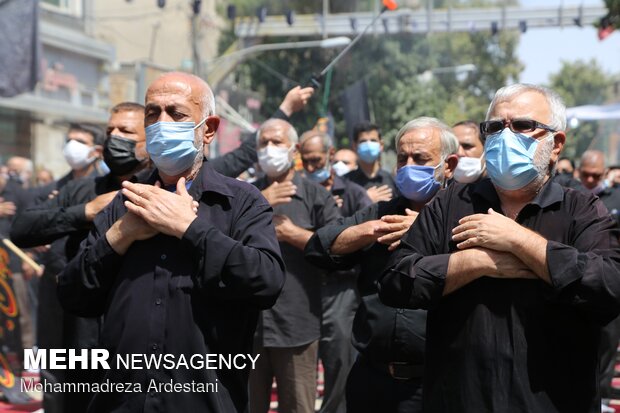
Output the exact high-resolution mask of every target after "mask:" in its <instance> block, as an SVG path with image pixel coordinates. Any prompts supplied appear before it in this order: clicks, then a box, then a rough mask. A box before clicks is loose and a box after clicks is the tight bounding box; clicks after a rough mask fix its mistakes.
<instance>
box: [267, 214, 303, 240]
mask: <svg viewBox="0 0 620 413" xmlns="http://www.w3.org/2000/svg"><path fill="white" fill-rule="evenodd" d="M273 225H274V226H275V228H276V237H277V238H278V241H283V242H286V241H287V240H288V239H289V238H291V236H292V234H294V232H295V231H296V230H297V229H299V227H298V226H297V225H295V224H293V221H291V219H290V218H289V217H287V216H286V215H274V216H273Z"/></svg>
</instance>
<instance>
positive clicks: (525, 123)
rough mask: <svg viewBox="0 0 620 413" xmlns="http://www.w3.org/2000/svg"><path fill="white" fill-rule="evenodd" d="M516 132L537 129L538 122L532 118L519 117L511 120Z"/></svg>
mask: <svg viewBox="0 0 620 413" xmlns="http://www.w3.org/2000/svg"><path fill="white" fill-rule="evenodd" d="M511 125H512V129H513V130H514V131H515V132H531V131H533V130H534V129H536V123H535V122H534V121H533V120H530V119H519V120H513V121H512V122H511Z"/></svg>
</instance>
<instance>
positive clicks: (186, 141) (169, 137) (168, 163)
mask: <svg viewBox="0 0 620 413" xmlns="http://www.w3.org/2000/svg"><path fill="white" fill-rule="evenodd" d="M205 120H207V118H204V119H203V120H202V121H201V122H200V123H199V124H198V125H195V124H194V122H157V123H154V124H152V125H150V126H147V127H146V129H145V131H146V151H147V152H148V153H149V156H150V158H151V160H152V161H153V163H154V164H155V166H156V167H157V169H158V170H160V171H161V172H163V173H164V174H166V175H168V176H175V175H178V174H180V173H181V172H183V171H186V170H188V169H189V168H191V167H192V165H193V164H194V161H195V160H196V156H197V155H198V148H196V146H194V141H195V139H196V138H195V133H194V131H195V130H196V129H197V128H199V127H200V126H202V124H203V123H204V122H205Z"/></svg>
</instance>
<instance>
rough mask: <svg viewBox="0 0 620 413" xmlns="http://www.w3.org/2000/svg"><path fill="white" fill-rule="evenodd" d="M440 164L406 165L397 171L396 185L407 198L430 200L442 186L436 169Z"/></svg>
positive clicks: (416, 200) (420, 200)
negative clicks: (436, 176)
mask: <svg viewBox="0 0 620 413" xmlns="http://www.w3.org/2000/svg"><path fill="white" fill-rule="evenodd" d="M442 163H443V160H442V161H441V162H439V165H437V166H435V167H432V166H420V165H405V166H403V167H401V168H399V169H398V172H396V187H397V188H398V190H399V191H400V193H401V194H402V195H403V196H404V197H405V198H407V199H409V200H411V201H414V202H428V201H430V199H431V198H432V197H433V196H434V195H435V194H436V193H437V191H438V190H439V188H441V183H440V182H438V181H437V180H436V179H435V170H436V169H437V168H439V167H440V166H441V164H442Z"/></svg>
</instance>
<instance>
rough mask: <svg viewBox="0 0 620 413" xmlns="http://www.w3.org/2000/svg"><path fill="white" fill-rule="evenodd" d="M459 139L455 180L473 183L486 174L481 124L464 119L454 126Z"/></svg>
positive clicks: (453, 128)
mask: <svg viewBox="0 0 620 413" xmlns="http://www.w3.org/2000/svg"><path fill="white" fill-rule="evenodd" d="M452 130H453V131H454V135H455V136H456V138H457V139H458V141H459V163H458V165H456V169H455V170H454V180H455V181H456V182H460V183H464V184H466V183H471V182H475V181H477V180H479V179H480V178H482V177H483V176H484V172H485V171H484V168H485V166H484V159H483V153H484V138H483V137H482V136H481V134H480V126H479V125H478V124H477V123H476V122H474V121H472V120H464V121H461V122H458V123H456V124H455V125H454V126H452Z"/></svg>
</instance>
